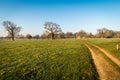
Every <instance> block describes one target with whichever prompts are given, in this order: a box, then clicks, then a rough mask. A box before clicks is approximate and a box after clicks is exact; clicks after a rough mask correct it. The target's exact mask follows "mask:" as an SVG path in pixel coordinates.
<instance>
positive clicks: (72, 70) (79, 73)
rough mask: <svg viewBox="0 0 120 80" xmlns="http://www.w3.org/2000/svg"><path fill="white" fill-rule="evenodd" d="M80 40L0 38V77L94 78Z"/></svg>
mask: <svg viewBox="0 0 120 80" xmlns="http://www.w3.org/2000/svg"><path fill="white" fill-rule="evenodd" d="M98 78H99V76H98V73H97V71H96V68H95V65H94V63H93V59H92V57H91V54H90V51H89V49H88V48H87V47H85V46H84V45H83V40H75V39H73V40H72V39H70V40H25V41H23V40H16V41H7V40H6V41H0V80H97V79H98Z"/></svg>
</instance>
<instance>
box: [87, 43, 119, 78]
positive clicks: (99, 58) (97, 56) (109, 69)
mask: <svg viewBox="0 0 120 80" xmlns="http://www.w3.org/2000/svg"><path fill="white" fill-rule="evenodd" d="M85 45H86V46H87V47H88V49H89V50H90V52H91V55H92V58H93V60H94V63H95V66H96V69H97V71H98V74H99V77H100V80H120V73H119V72H118V71H117V70H116V69H115V68H114V67H113V66H112V65H111V64H109V62H107V61H106V59H104V57H103V55H102V54H101V51H100V50H99V49H96V48H95V47H93V46H90V45H88V44H85Z"/></svg>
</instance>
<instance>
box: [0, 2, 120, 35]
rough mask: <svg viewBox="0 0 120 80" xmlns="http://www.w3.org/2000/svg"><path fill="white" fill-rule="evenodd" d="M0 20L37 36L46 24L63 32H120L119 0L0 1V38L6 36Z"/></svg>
mask: <svg viewBox="0 0 120 80" xmlns="http://www.w3.org/2000/svg"><path fill="white" fill-rule="evenodd" d="M3 21H12V22H14V23H15V24H17V25H18V26H21V27H22V30H21V32H20V34H23V35H26V34H28V33H29V34H31V35H36V34H39V35H41V34H42V33H43V32H44V31H45V29H44V23H45V22H47V21H50V22H54V23H57V24H59V25H60V27H61V28H62V31H63V32H73V33H74V32H79V31H80V30H84V31H86V32H92V33H93V34H95V33H96V32H97V29H99V28H103V27H105V28H108V29H112V30H115V31H116V30H117V31H120V0H0V36H6V35H7V31H6V30H5V29H4V27H3V25H2V22H3Z"/></svg>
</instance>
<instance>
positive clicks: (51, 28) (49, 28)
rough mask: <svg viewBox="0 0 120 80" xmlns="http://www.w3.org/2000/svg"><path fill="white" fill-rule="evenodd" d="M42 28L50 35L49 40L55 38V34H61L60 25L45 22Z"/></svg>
mask: <svg viewBox="0 0 120 80" xmlns="http://www.w3.org/2000/svg"><path fill="white" fill-rule="evenodd" d="M44 26H45V27H44V28H45V29H46V32H47V33H49V34H50V36H51V39H54V38H55V34H57V33H59V32H61V31H62V30H61V28H60V25H58V24H56V23H53V22H45V24H44Z"/></svg>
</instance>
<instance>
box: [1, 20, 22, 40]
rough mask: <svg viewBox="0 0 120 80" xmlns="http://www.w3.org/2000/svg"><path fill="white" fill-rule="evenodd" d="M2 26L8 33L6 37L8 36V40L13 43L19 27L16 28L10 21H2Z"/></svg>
mask: <svg viewBox="0 0 120 80" xmlns="http://www.w3.org/2000/svg"><path fill="white" fill-rule="evenodd" d="M3 26H4V27H5V29H6V31H7V32H8V35H9V36H10V38H11V39H12V40H13V41H14V37H15V35H17V34H18V33H19V32H20V30H21V27H19V26H17V25H16V24H14V23H13V22H11V21H3Z"/></svg>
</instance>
